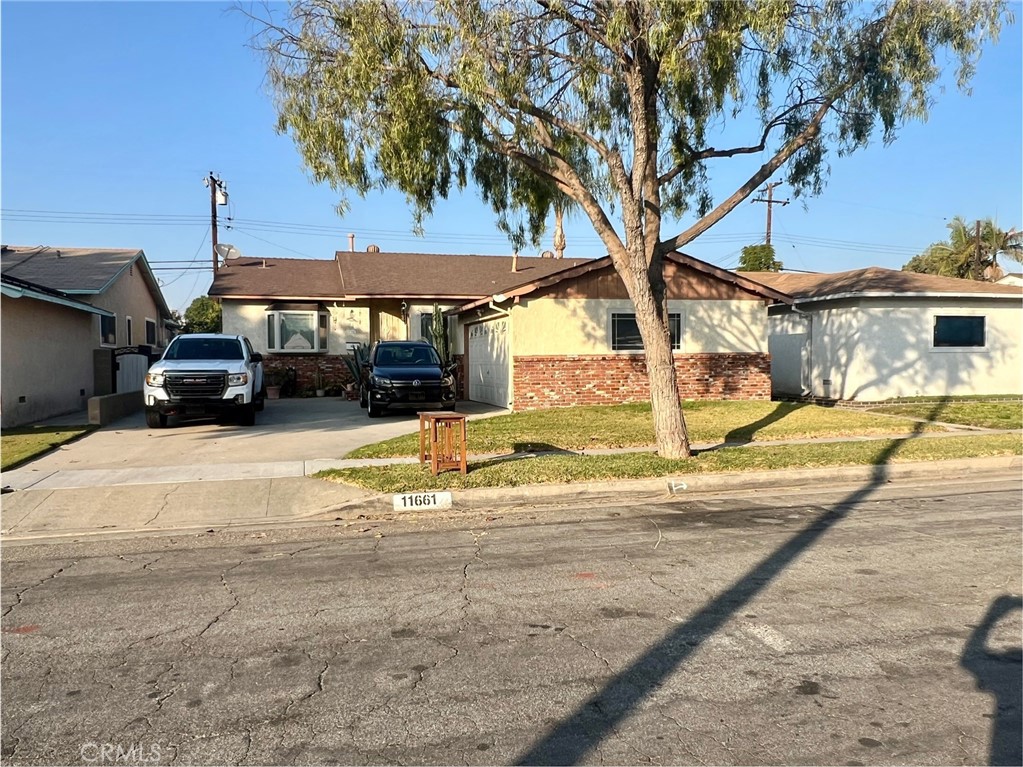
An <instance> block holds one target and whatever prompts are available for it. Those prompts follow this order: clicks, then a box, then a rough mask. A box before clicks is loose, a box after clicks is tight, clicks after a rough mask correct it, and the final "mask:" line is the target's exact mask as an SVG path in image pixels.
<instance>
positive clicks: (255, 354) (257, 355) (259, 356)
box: [249, 352, 263, 362]
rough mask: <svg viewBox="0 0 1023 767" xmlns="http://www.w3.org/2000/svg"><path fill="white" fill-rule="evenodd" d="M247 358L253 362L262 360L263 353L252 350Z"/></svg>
mask: <svg viewBox="0 0 1023 767" xmlns="http://www.w3.org/2000/svg"><path fill="white" fill-rule="evenodd" d="M249 359H250V360H252V361H253V362H262V361H263V355H262V354H260V353H259V352H252V356H251V357H249Z"/></svg>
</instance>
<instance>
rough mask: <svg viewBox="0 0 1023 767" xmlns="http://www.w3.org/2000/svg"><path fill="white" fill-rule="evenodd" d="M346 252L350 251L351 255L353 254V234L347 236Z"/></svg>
mask: <svg viewBox="0 0 1023 767" xmlns="http://www.w3.org/2000/svg"><path fill="white" fill-rule="evenodd" d="M348 250H350V251H351V252H352V253H354V252H355V235H354V234H349V235H348Z"/></svg>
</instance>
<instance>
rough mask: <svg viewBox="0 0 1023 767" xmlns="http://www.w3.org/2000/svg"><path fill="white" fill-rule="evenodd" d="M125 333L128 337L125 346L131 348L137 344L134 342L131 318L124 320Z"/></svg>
mask: <svg viewBox="0 0 1023 767" xmlns="http://www.w3.org/2000/svg"><path fill="white" fill-rule="evenodd" d="M124 333H125V335H126V336H127V339H126V341H125V346H131V345H132V344H134V343H135V342H134V341H133V340H132V332H131V317H125V318H124Z"/></svg>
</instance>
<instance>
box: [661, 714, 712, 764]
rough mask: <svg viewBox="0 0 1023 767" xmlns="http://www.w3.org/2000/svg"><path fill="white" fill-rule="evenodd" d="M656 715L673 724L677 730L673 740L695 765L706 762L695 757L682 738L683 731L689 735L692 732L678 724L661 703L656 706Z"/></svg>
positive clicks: (680, 723)
mask: <svg viewBox="0 0 1023 767" xmlns="http://www.w3.org/2000/svg"><path fill="white" fill-rule="evenodd" d="M657 713H659V714H660V715H661V716H662V717H663V718H665V719H667V720H668V721H669V722H671V723H672V724H674V725H675V727H677V728H678V730H677V731H676V732H675V739H676V740H677V741H678V744H679V746H681V747H682V748H683V749H684V750H685V752H686V753H687V754H689V756H690V757H691V758H692V759H693V760H694V761H695V762H696V763H697V764H706V762H705V761H703V760H702V759H701V758H700V757H699V756H697V755H696V752H695V751H693V749H691V748H690V747H689V744H688V743H687V742H686V741H685V740H684V739H683V738H682V731H683V730H684V731H686V732H689V733H691V732H692V730H691V729H690V728H689V727H686V726H685V725H684V724H682V722H680V721H679V720H678V719H676V718H675V717H673V716H671V715H670V714H668V713H667V712H666V711H665V710H664V704H663V703H659V704H657Z"/></svg>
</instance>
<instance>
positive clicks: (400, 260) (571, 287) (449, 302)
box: [209, 248, 788, 410]
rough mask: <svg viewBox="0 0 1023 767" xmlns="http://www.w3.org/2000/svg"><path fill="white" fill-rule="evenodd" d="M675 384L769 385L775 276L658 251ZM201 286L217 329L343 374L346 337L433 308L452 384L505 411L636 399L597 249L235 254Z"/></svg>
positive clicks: (623, 329)
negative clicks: (442, 322)
mask: <svg viewBox="0 0 1023 767" xmlns="http://www.w3.org/2000/svg"><path fill="white" fill-rule="evenodd" d="M664 269H665V279H666V282H667V285H668V300H669V313H670V314H671V322H672V330H673V336H674V344H675V351H676V357H675V359H676V366H677V369H678V371H679V380H680V387H681V389H682V393H683V396H685V397H686V398H692V399H701V398H703V399H706V398H735V399H767V398H769V397H770V359H769V357H768V354H767V351H768V350H767V318H768V316H767V308H768V306H769V305H771V304H773V303H775V302H778V301H782V302H784V301H786V300H788V299H787V297H786V296H784V295H783V294H782V293H780V292H779V291H777V290H775V289H774V288H771V287H768V286H764V285H761V284H758V283H756V282H754V281H752V280H750V279H748V278H746V277H743V276H741V275H737V274H735V273H734V272H729V271H727V270H724V269H720V268H718V267H715V266H712V265H711V264H707V263H705V262H703V261H699V260H698V259H695V258H692V257H690V256H686V255H683V254H678V253H675V254H671V255H669V256H668V257H667V258H666V260H665V267H664ZM209 295H210V296H212V297H215V298H217V299H218V300H219V301H220V302H221V306H222V308H223V329H224V332H226V333H241V334H244V335H246V336H248V337H249V339H250V340H251V341H252V344H253V346H254V347H255V348H256V349H257V350H258V351H260V352H263V353H264V354H265V355H266V356H267V365H268V367H269V368H270V369H273V368H275V367H292V368H294V369H295V371H296V374H297V377H298V379H299V386H300V388H310V387H311V385H312V380H313V377H314V376H317V375H318V376H319V378H320V381H321V382H325V383H326V385H327V386H330V385H331V383H335V384H339V383H345V382H347V380H348V374H347V370H346V368H345V366H344V364H343V362H341V359H340V357H341V355H344V354H345V353H346V352H347V351H348V348H349V345H350V344H352V343H369V344H372V343H374V342H376V341H380V340H394V339H413V340H414V339H420V338H427V337H429V326H430V323H431V321H432V316H433V311H434V306H440V307H441V308H442V309H443V310H445V312H446V314H447V316H448V317H449V318H450V319H449V324H448V334H449V339H450V344H451V351H452V356H453V359H454V360H455V361H456V362H457V363H458V364H459V365H460V369H461V375H460V381H461V384H462V387H463V392H462V393H463V396H465V397H466V398H468V399H470V400H475V401H479V402H488V403H491V404H495V405H498V406H500V407H510V408H513V409H516V410H522V409H531V408H544V407H555V406H559V405H562V406H565V405H575V404H580V403H587V404H609V403H619V402H632V401H644V400H647V399H649V390H648V386H647V378H646V371H645V365H644V359H643V354H642V344H641V342H640V339H639V334H638V331H637V328H636V322H635V315H634V312H633V307H632V304H631V302H630V301H629V299H628V296H627V294H626V292H625V287H624V285H623V284H622V282H621V279H620V278H619V277H618V275H617V273H616V272H615V270H614V267H613V266H612V264H611V260H610V258H608V257H605V258H600V259H553V258H527V257H517V256H476V255H445V254H424V253H384V252H380V251H379V250H375V249H373V248H370V249H369V250H367V251H366V252H346V251H340V252H338V253H337V254H336V255H335V258H334V259H333V260H331V261H326V260H302V259H276V258H275V259H270V258H267V259H261V258H241V259H235V260H231V261H229V262H227V264H226V265H225V266H224V267H223V268H221V269H220V270H219V273H218V274H217V276H216V278H215V279H214V282H213V285H212V287H211V288H210V291H209Z"/></svg>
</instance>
